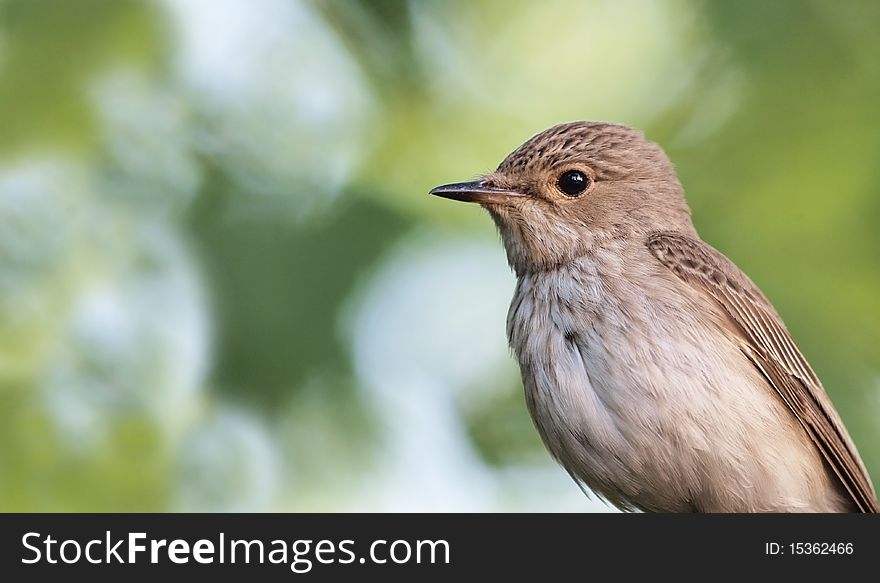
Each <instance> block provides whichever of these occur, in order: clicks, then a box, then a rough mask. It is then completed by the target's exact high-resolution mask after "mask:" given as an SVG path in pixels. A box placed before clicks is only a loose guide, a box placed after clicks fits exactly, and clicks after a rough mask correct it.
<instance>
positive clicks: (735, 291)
mask: <svg viewBox="0 0 880 583" xmlns="http://www.w3.org/2000/svg"><path fill="white" fill-rule="evenodd" d="M647 245H648V249H649V250H650V251H651V253H653V254H654V256H655V257H656V258H657V259H658V260H660V262H661V263H662V264H663V265H665V266H666V267H668V268H669V269H670V270H672V272H673V273H675V274H676V275H677V276H679V277H680V278H681V279H682V280H684V281H685V282H687V283H688V284H690V285H691V286H693V287H695V288H697V289H699V290H700V291H702V292H704V293H707V294H708V295H709V296H711V297H712V298H713V299H714V300H715V301H717V302H718V304H720V306H721V307H722V308H723V309H724V311H725V312H726V313H727V315H728V316H729V317H730V319H731V321H732V323H733V324H734V325H735V329H736V330H738V332H739V333H740V334H741V335H742V338H743V340H744V341H745V342H744V344H743V348H742V350H743V353H744V354H745V355H746V357H748V358H749V360H751V361H752V363H753V364H754V365H755V366H756V367H757V368H758V369H759V370H760V371H761V373H762V374H763V376H764V377H765V378H766V379H767V382H769V383H770V385H771V386H772V387H773V389H774V390H775V391H776V392H777V393H778V394H779V396H780V398H782V400H783V401H784V402H785V404H786V405H787V406H788V408H789V409H790V410H791V412H792V413H793V414H794V416H795V417H796V418H797V420H798V421H799V422H800V424H801V426H803V428H804V430H805V431H806V432H807V434H808V435H809V436H810V439H811V440H812V441H813V443H814V444H815V445H816V448H818V450H819V451H820V452H821V454H822V456H823V457H824V458H825V460H826V461H827V463H828V465H829V467H830V468H831V469H832V470H833V471H834V473H835V475H837V477H838V478H839V479H840V482H841V483H842V484H843V486H844V488H845V490H846V491H847V492H848V493H849V495H850V497H852V500H853V502H855V504H856V506H857V507H858V509H859V510H861V511H862V512H880V505H878V503H877V500H876V497H875V494H874V488H873V486H872V485H871V480H870V479H869V478H868V472H867V471H866V470H865V466H864V465H863V464H862V460H861V458H859V454H858V452H857V451H856V448H855V445H853V442H852V440H850V438H849V435H848V434H847V432H846V428H845V427H844V426H843V422H842V421H841V420H840V417H839V416H838V415H837V411H835V409H834V406H833V405H832V404H831V400H830V399H829V398H828V395H827V394H826V393H825V389H823V388H822V383H821V382H819V379H818V378H817V377H816V374H815V373H814V372H813V370H812V369H811V368H810V365H809V364H808V363H807V361H806V359H805V358H804V356H803V355H802V354H801V352H800V350H798V348H797V346H795V343H794V341H793V340H792V338H791V336H790V335H789V333H788V330H786V328H785V325H784V324H783V323H782V319H781V318H780V317H779V315H778V314H777V313H776V311H775V310H774V309H773V306H771V305H770V302H768V301H767V298H765V297H764V295H763V294H762V293H761V291H760V290H759V289H758V288H757V286H755V284H754V283H752V282H751V280H749V279H748V278H747V277H746V276H745V275H744V274H743V273H742V272H741V271H740V270H739V268H737V267H736V265H734V264H733V263H732V262H731V261H730V260H729V259H727V258H726V257H725V256H724V255H722V254H721V253H719V252H718V251H716V250H715V249H713V248H712V247H710V246H709V245H707V244H706V243H704V242H703V241H700V240H699V239H693V238H690V237H687V236H684V235H681V234H678V233H654V234H653V235H651V236H650V237H649V238H648V241H647Z"/></svg>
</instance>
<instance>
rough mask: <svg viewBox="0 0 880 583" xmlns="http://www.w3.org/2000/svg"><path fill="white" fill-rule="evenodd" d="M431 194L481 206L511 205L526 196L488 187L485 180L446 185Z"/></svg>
mask: <svg viewBox="0 0 880 583" xmlns="http://www.w3.org/2000/svg"><path fill="white" fill-rule="evenodd" d="M430 194H433V195H434V196H442V197H443V198H451V199H452V200H460V201H462V202H476V203H479V204H510V203H511V201H512V200H514V199H516V198H521V197H523V196H525V195H524V194H522V193H519V192H515V191H512V190H509V189H507V188H497V187H495V186H487V185H486V183H485V182H484V181H483V180H474V181H471V182H456V183H455V184H444V185H443V186H438V187H437V188H435V189H433V190H432V191H431V192H430Z"/></svg>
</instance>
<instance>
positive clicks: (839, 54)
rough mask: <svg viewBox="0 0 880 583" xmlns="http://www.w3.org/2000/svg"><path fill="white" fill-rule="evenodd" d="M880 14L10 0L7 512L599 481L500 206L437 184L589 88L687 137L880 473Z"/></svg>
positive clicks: (2, 120) (429, 505)
mask: <svg viewBox="0 0 880 583" xmlns="http://www.w3.org/2000/svg"><path fill="white" fill-rule="evenodd" d="M878 24H880V4H878V3H876V2H872V1H870V0H864V1H853V2H847V3H837V4H834V3H828V2H820V1H819V0H808V1H802V2H794V1H779V2H760V1H758V0H748V1H744V2H725V1H722V0H712V1H709V0H667V1H664V2H644V1H638V0H632V1H626V2H611V1H608V0H596V1H593V2H577V1H574V0H571V1H567V0H552V1H549V2H540V3H526V2H523V3H509V2H501V1H500V0H488V1H484V2H470V1H466V0H453V1H448V2H440V1H428V2H400V1H392V0H382V1H379V2H376V1H369V0H360V1H353V0H346V1H343V0H323V1H319V0H313V1H310V2H309V1H302V2H287V1H285V0H259V1H255V2H249V3H241V2H236V1H235V0H188V1H185V2H179V1H177V0H164V1H161V2H154V1H147V0H78V1H77V2H70V1H66V0H5V1H0V96H2V99H0V510H101V511H103V510H158V509H178V510H179V509H182V510H210V509H228V510H264V509H295V510H308V509H323V510H333V509H366V510H369V509H391V510H396V509H414V508H417V509H489V510H491V509H504V508H506V509H523V508H528V509H551V508H553V509H562V508H566V509H570V508H587V507H588V502H586V501H585V500H583V499H582V498H581V496H580V494H579V492H578V491H577V489H576V488H573V487H572V486H571V485H570V484H569V483H568V482H567V477H566V476H565V475H564V472H562V471H560V470H555V469H552V468H553V466H552V462H551V461H550V460H549V458H548V456H546V455H545V454H543V450H542V447H541V445H540V443H539V441H538V439H537V436H536V435H535V432H534V430H533V429H532V427H531V423H530V421H529V419H528V417H527V415H526V412H525V407H524V404H523V402H522V396H521V389H520V386H519V382H518V379H517V374H516V371H515V367H514V366H513V364H512V362H511V361H510V359H509V358H496V357H495V356H493V355H495V352H492V350H494V349H495V347H497V348H498V350H503V342H504V340H503V326H504V322H503V311H504V309H505V307H506V304H507V301H508V299H509V296H501V295H499V294H498V293H497V291H496V290H498V289H509V288H510V281H509V280H507V279H504V277H503V276H499V275H497V274H498V273H500V272H501V270H503V258H502V256H501V254H500V251H499V249H498V243H497V241H496V236H495V233H494V228H493V226H492V225H491V222H490V221H489V220H488V219H487V218H486V217H485V216H484V215H483V213H480V212H477V210H476V209H473V208H467V207H466V205H451V204H442V203H441V202H439V201H437V200H433V199H431V198H430V197H428V196H426V195H425V193H426V192H427V190H428V189H429V188H430V187H432V186H434V185H436V184H439V183H442V182H448V181H452V180H458V179H464V178H468V177H470V176H474V175H477V174H479V173H482V172H485V171H486V170H489V169H492V168H494V166H495V165H497V163H498V162H499V161H500V160H501V159H502V158H503V157H504V156H505V155H506V154H507V153H508V152H509V151H510V150H512V149H513V148H514V147H515V146H517V145H518V144H519V143H521V142H522V141H523V140H524V139H525V138H527V137H529V136H530V135H532V134H534V133H536V132H538V131H540V130H542V129H544V128H545V127H547V126H549V125H552V124H554V123H557V122H560V121H564V120H570V119H607V120H611V121H620V122H624V123H628V124H631V125H635V126H638V127H640V128H642V129H644V130H645V131H646V133H647V135H648V136H649V137H651V138H652V139H655V140H656V141H658V142H659V143H661V144H662V145H663V146H664V148H665V149H666V150H667V153H668V154H669V155H670V157H671V158H672V159H673V161H674V162H675V163H676V165H677V168H678V170H679V174H680V177H681V179H682V182H683V183H684V185H685V188H686V190H687V192H688V198H689V201H690V203H691V206H692V209H693V211H694V218H695V222H696V224H697V227H698V228H699V229H700V231H701V233H702V235H703V236H704V238H705V239H707V240H708V241H709V242H711V243H712V244H713V245H715V246H716V247H718V248H719V249H721V250H722V251H724V252H725V253H726V254H727V255H729V256H730V257H731V258H732V259H733V260H735V261H736V262H737V263H738V264H739V265H740V266H741V267H743V269H745V270H746V271H747V272H748V273H749V274H750V275H751V276H752V278H753V279H754V280H755V281H756V282H757V283H758V284H759V285H761V287H762V288H763V289H764V291H765V292H766V293H767V295H768V296H769V297H770V298H771V299H772V300H773V302H774V303H775V305H776V307H777V308H778V310H779V311H780V312H781V314H782V315H783V316H784V317H785V319H786V322H787V324H788V326H789V328H790V329H791V331H792V333H793V335H794V337H795V338H796V339H797V341H798V343H799V345H800V346H801V348H802V349H803V351H804V352H805V354H806V355H807V357H808V359H809V360H810V362H811V363H812V364H813V365H814V368H816V370H817V372H818V373H819V376H820V377H821V378H822V379H823V380H824V381H825V384H826V387H827V389H828V392H829V393H830V394H831V396H832V398H833V400H834V402H835V404H836V405H837V407H838V409H839V410H840V412H841V414H842V416H843V418H844V419H845V421H846V423H847V426H848V427H849V429H850V432H851V434H852V436H853V438H854V439H855V441H856V442H857V444H858V445H859V449H860V451H861V452H862V455H863V458H864V460H865V462H866V464H867V466H868V468H869V470H871V472H872V474H873V475H874V476H878V475H880V446H878V444H880V425H878V423H877V418H878V412H880V301H878V298H880V234H878V233H880V232H878V229H877V227H876V223H877V220H878V218H880V202H878V201H880V197H878V196H877V193H878V191H880V173H878V170H877V165H876V164H875V163H874V161H875V160H876V159H877V157H878V154H880V116H878V115H877V113H876V104H877V103H878V102H880V68H878V67H877V66H876V64H875V62H874V61H875V56H876V55H877V54H880V36H878V35H877V34H876V28H877V25H878ZM425 241H428V243H425ZM455 242H466V245H468V246H466V247H463V248H462V249H467V250H471V251H467V253H468V257H466V258H465V257H463V258H461V261H457V260H455V257H451V258H447V256H446V255H443V253H444V252H445V249H446V248H449V249H453V248H454V245H455ZM474 250H476V251H474ZM481 250H485V254H483V253H482V251H481ZM493 253H494V254H493ZM459 263H461V264H462V265H464V264H467V265H468V266H469V267H467V268H466V267H464V266H462V267H460V268H459V267H457V266H458V264H459ZM450 265H451V267H450ZM496 268H498V270H496ZM467 269H470V270H471V271H467ZM456 270H458V271H456ZM432 272H433V273H442V274H444V275H443V276H442V277H443V278H445V279H443V281H442V282H441V281H437V280H436V279H432V278H431V274H432ZM445 274H449V275H445ZM438 277H439V276H438ZM420 278H421V279H420ZM410 284H411V285H410ZM463 289H466V290H467V292H465V293H464V294H463V295H464V296H466V297H464V298H460V297H449V294H450V293H453V292H452V291H451V290H463ZM459 293H461V292H459ZM386 298H392V299H391V300H389V301H384V300H385V299H386ZM468 298H475V299H468ZM412 306H417V307H418V308H419V309H418V310H416V311H415V312H413V311H411V310H412ZM487 311H488V312H490V315H491V317H479V316H480V315H481V314H483V313H485V312H487ZM462 314H464V315H462ZM496 314H497V315H496ZM461 318H464V320H461ZM461 322H464V329H450V328H449V327H450V326H453V325H456V326H461V325H462V324H461ZM377 330H378V331H380V332H382V333H383V334H384V336H383V337H381V338H380V337H378V336H379V335H378V334H377ZM389 334H391V335H393V334H398V335H399V337H388V335H389ZM444 334H445V335H446V336H444ZM444 338H455V339H458V340H456V341H455V342H453V343H452V344H444V342H447V341H448V340H444ZM432 343H433V344H432ZM480 343H488V344H487V346H488V347H487V346H483V345H482V344H480ZM435 345H436V346H435ZM485 350H489V352H484V351H485ZM438 351H440V352H442V354H437V352H438ZM474 354H479V355H484V354H487V355H490V356H491V358H489V357H486V358H485V363H483V362H474V360H473V358H471V357H472V356H473V355H474ZM445 355H448V357H447V360H446V361H444V360H443V358H444V356H445ZM481 358H482V356H481ZM438 362H440V363H441V365H440V366H439V368H438V365H437V363H438ZM560 493H562V494H560Z"/></svg>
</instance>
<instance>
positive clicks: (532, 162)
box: [432, 122, 878, 512]
mask: <svg viewBox="0 0 880 583" xmlns="http://www.w3.org/2000/svg"><path fill="white" fill-rule="evenodd" d="M432 193H433V194H437V195H440V196H444V197H447V198H453V199H457V200H463V201H468V202H477V203H480V204H481V205H483V206H484V207H485V208H486V209H487V210H488V211H489V213H490V215H491V216H492V218H493V219H494V221H495V223H496V225H497V226H498V228H499V231H500V233H501V237H502V240H503V242H504V245H505V249H506V251H507V256H508V260H509V261H510V264H511V266H512V267H513V269H514V271H515V272H516V274H517V277H518V280H517V289H516V293H515V295H514V300H513V303H512V304H511V309H510V313H509V316H508V335H509V338H510V343H511V347H512V348H513V350H514V353H515V355H516V357H517V360H518V361H519V364H520V369H521V372H522V378H523V384H524V387H525V391H526V402H527V405H528V407H529V411H530V413H531V415H532V418H533V420H534V421H535V424H536V426H537V428H538V431H539V433H540V434H541V437H542V439H543V440H544V443H545V444H546V445H547V448H548V449H549V451H550V453H551V454H552V455H553V456H554V457H555V458H556V459H557V460H558V461H559V462H560V463H561V464H562V465H563V467H565V469H566V470H567V471H568V472H569V473H570V474H571V475H572V477H573V478H574V479H575V480H576V481H578V482H579V483H582V484H584V485H586V486H588V487H589V488H591V489H593V490H594V491H595V492H597V493H598V494H599V495H601V496H603V497H604V498H606V499H608V500H609V501H611V502H613V503H614V504H616V505H617V506H619V507H620V508H622V509H625V510H629V509H642V510H648V511H704V512H718V511H862V512H876V511H878V505H877V501H876V496H875V494H874V490H873V487H872V485H871V482H870V479H869V478H868V475H867V472H866V471H865V467H864V465H863V464H862V462H861V460H860V459H859V456H858V453H857V451H856V448H855V446H854V445H853V443H852V441H851V439H850V438H849V436H848V434H847V432H846V429H845V427H844V425H843V423H842V422H841V420H840V418H839V416H838V415H837V412H836V411H835V410H834V407H833V405H832V404H831V401H830V399H829V398H828V396H827V395H826V393H825V391H824V389H823V388H822V385H821V383H820V381H819V379H818V378H817V377H816V375H815V373H814V372H813V371H812V369H811V368H810V366H809V364H808V363H807V361H806V359H805V358H804V357H803V355H802V354H801V352H800V351H799V350H798V349H797V347H796V346H795V344H794V341H793V340H792V338H791V336H790V335H789V333H788V331H787V330H786V328H785V325H784V324H783V323H782V320H781V319H780V317H779V315H778V314H777V313H776V311H775V310H774V309H773V307H772V306H771V304H770V303H769V301H768V300H767V299H766V298H765V297H764V295H763V294H762V293H761V292H760V290H759V289H758V288H757V287H756V286H755V285H754V284H753V283H752V282H751V281H750V280H749V279H748V278H747V277H746V276H745V275H744V274H743V273H742V272H741V271H740V270H739V269H738V268H737V267H736V266H735V265H734V264H733V263H732V262H730V261H729V260H728V259H727V258H726V257H724V256H723V255H722V254H721V253H719V252H718V251H716V250H715V249H713V248H712V247H710V246H709V245H707V244H706V243H704V242H703V241H701V240H700V238H699V236H698V234H697V232H696V230H695V229H694V227H693V225H692V223H691V219H690V210H689V209H688V206H687V203H686V202H685V199H684V194H683V191H682V189H681V185H680V184H679V182H678V179H677V178H676V176H675V173H674V170H673V168H672V165H671V164H670V163H669V160H668V159H667V157H666V155H665V154H664V153H663V151H662V150H661V149H660V147H659V146H657V145H656V144H654V143H652V142H650V141H648V140H646V139H645V138H644V136H643V135H642V134H641V132H638V131H637V130H633V129H631V128H628V127H625V126H620V125H615V124H606V123H596V122H575V123H569V124H562V125H559V126H555V127H553V128H550V129H549V130H547V131H545V132H543V133H541V134H538V135H537V136H535V137H534V138H532V139H530V140H529V141H527V142H526V143H525V144H523V145H522V146H520V147H519V148H517V149H516V150H515V151H514V152H513V153H512V154H510V155H509V156H508V157H507V158H506V159H505V160H504V161H503V162H502V163H501V165H500V166H499V167H498V169H497V170H496V171H495V172H493V173H491V174H489V175H486V176H485V177H483V178H482V179H481V180H478V181H474V182H468V183H459V184H452V185H446V186H442V187H438V188H437V189H434V190H433V191H432Z"/></svg>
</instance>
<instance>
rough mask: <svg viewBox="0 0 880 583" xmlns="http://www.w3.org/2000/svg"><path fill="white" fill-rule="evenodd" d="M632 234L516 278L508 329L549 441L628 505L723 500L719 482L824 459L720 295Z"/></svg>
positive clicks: (682, 505) (571, 468) (579, 475)
mask: <svg viewBox="0 0 880 583" xmlns="http://www.w3.org/2000/svg"><path fill="white" fill-rule="evenodd" d="M620 245H621V246H620V247H619V248H611V249H604V250H599V251H597V252H596V253H595V254H593V255H591V256H586V257H582V258H580V259H578V260H576V261H574V262H572V263H570V264H567V265H565V266H563V267H560V268H559V269H556V270H553V271H545V272H540V273H532V274H524V275H523V276H521V277H520V278H519V280H518V283H517V288H516V292H515V294H514V298H513V301H512V303H511V306H510V311H509V314H508V322H507V328H508V337H509V340H510V344H511V347H512V349H513V351H514V354H515V356H516V358H517V360H518V361H519V364H520V370H521V373H522V378H523V385H524V388H525V396H526V402H527V405H528V408H529V412H530V414H531V416H532V419H533V420H534V422H535V425H536V426H537V428H538V431H539V433H540V434H541V437H542V439H543V441H544V443H545V445H546V446H547V448H548V449H549V451H550V452H551V454H552V455H553V456H554V457H555V458H556V459H557V460H558V461H559V462H560V463H561V464H562V465H563V466H564V467H565V468H566V469H567V470H568V472H569V473H570V474H572V476H573V477H575V479H577V480H578V481H580V482H583V483H585V484H586V485H587V486H589V487H591V488H592V489H594V490H596V491H597V492H599V493H600V494H602V495H603V496H604V497H605V498H607V499H609V500H610V501H612V502H614V503H615V504H617V505H618V506H622V507H636V508H642V509H649V510H664V511H670V510H678V511H692V510H695V509H705V508H707V507H711V506H712V505H713V504H717V505H718V506H719V507H722V506H723V503H722V502H721V501H720V500H721V498H723V496H725V494H724V493H723V492H709V491H708V490H713V489H718V490H723V489H724V488H723V487H722V486H721V483H722V482H724V481H727V480H753V481H755V482H756V483H757V482H758V481H760V480H765V481H767V480H769V482H773V479H772V475H771V474H773V473H774V472H777V471H778V467H773V466H774V465H778V464H790V465H792V466H794V467H793V468H791V470H792V471H791V472H790V473H789V475H791V476H801V475H802V474H803V473H804V472H808V471H810V470H811V469H814V466H813V465H811V464H815V455H814V452H812V451H810V450H808V448H807V446H806V445H805V442H804V438H803V436H802V435H801V434H800V433H801V432H800V431H799V430H798V429H797V428H793V427H792V420H791V418H790V415H789V414H788V412H787V411H786V410H785V409H784V407H783V406H782V405H781V404H780V403H779V402H778V400H776V399H774V398H773V396H772V395H771V394H770V393H769V392H768V391H766V390H764V389H763V388H762V386H763V382H764V381H763V379H762V378H761V377H760V376H759V373H758V372H757V371H756V370H755V369H754V368H753V367H752V366H751V365H750V364H749V363H748V361H746V360H745V359H744V358H743V356H742V354H741V352H740V350H739V347H738V345H737V344H736V342H735V339H734V338H732V337H731V336H730V335H729V334H726V333H725V329H724V325H723V322H722V320H723V316H722V314H721V313H720V312H719V311H718V309H717V307H716V306H714V305H713V304H711V302H708V301H707V300H706V298H704V297H702V296H699V295H698V294H696V293H694V292H693V290H690V289H687V288H684V287H682V286H678V285H677V282H676V281H675V279H674V278H670V277H668V274H667V273H665V272H664V271H663V269H662V266H659V264H657V265H656V266H655V264H654V263H653V262H652V261H650V259H651V258H650V257H649V256H647V255H646V254H645V255H644V256H643V255H642V254H641V253H642V251H643V247H641V246H638V247H636V246H633V247H627V246H626V244H625V243H624V242H621V244H620ZM756 435H760V436H762V439H771V440H775V441H776V443H775V444H774V445H773V447H772V448H771V449H772V451H771V450H768V449H767V448H765V447H764V445H765V444H764V443H763V442H762V441H761V440H759V439H757V438H756V437H755V436H756ZM756 487H757V488H758V489H760V488H759V487H758V486H757V485H756ZM770 487H774V488H776V487H778V489H780V490H785V489H786V488H788V487H789V486H788V485H785V484H776V483H774V484H773V485H772V486H770ZM792 488H793V489H795V490H796V489H797V488H796V487H792ZM786 495H787V494H786ZM779 496H782V494H780V495H778V496H777V497H776V498H773V496H770V495H768V496H767V498H768V499H781V498H779ZM729 503H730V506H731V507H736V506H737V505H740V506H748V505H747V504H746V503H745V502H744V501H736V500H732V501H729ZM754 503H755V504H760V503H762V502H761V501H756V502H754ZM768 505H771V506H772V503H768Z"/></svg>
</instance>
